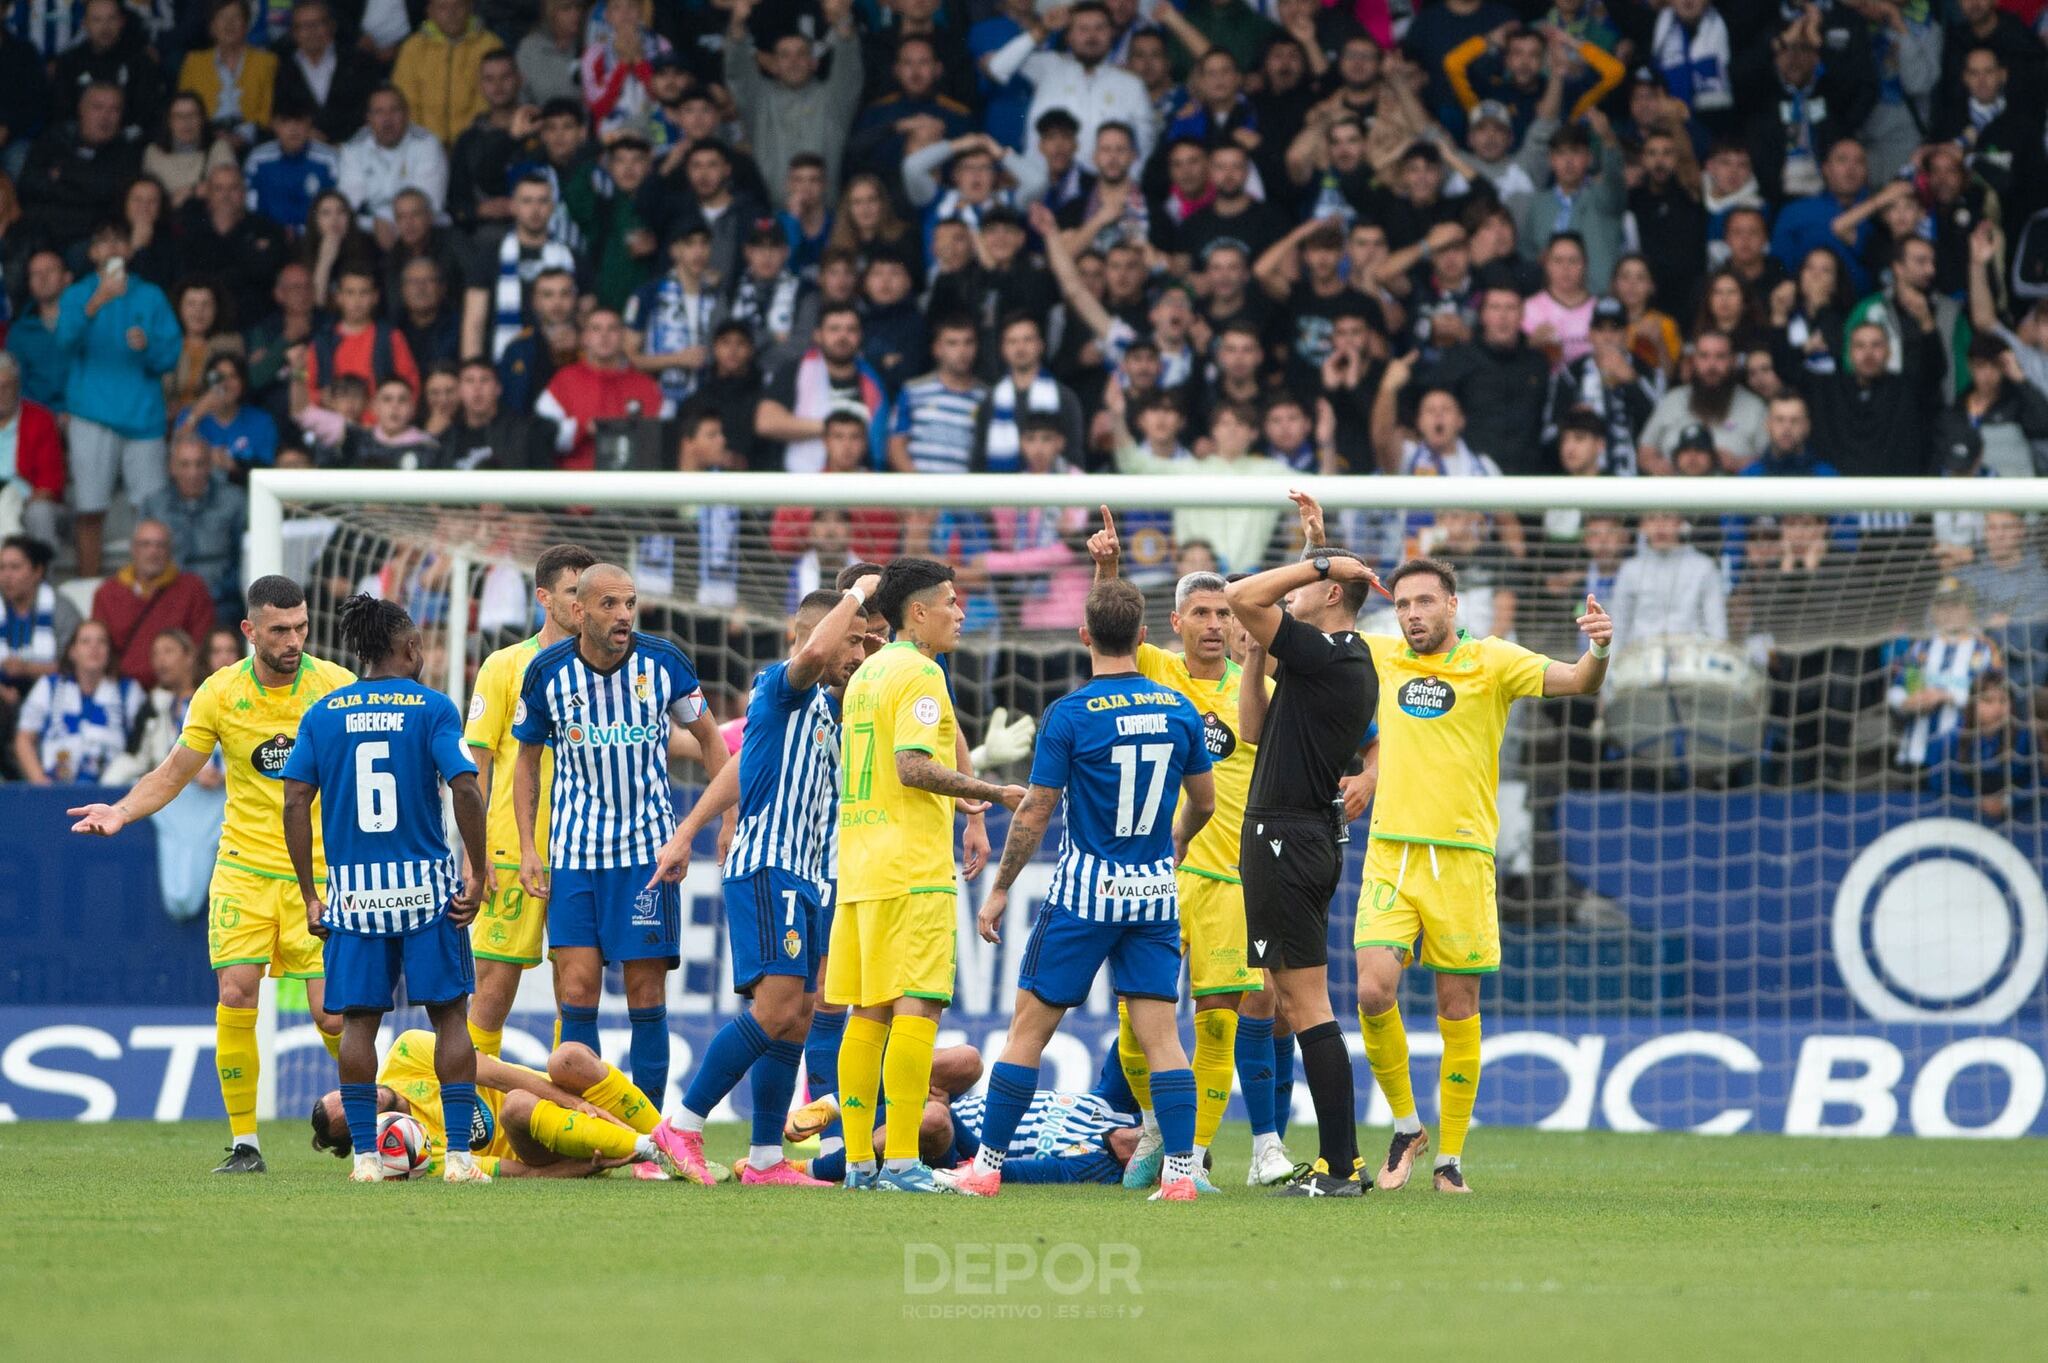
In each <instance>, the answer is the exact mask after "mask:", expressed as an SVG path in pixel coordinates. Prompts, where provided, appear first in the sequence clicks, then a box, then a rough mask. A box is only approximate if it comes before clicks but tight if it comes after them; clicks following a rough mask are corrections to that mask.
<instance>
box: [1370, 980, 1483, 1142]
mask: <svg viewBox="0 0 2048 1363" xmlns="http://www.w3.org/2000/svg"><path fill="white" fill-rule="evenodd" d="M1439 1020H1441V1019H1439ZM1358 1021H1359V1022H1360V1024H1362V1025H1363V1026H1364V1028H1365V1060H1366V1063H1367V1064H1369V1065H1371V1066H1372V1077H1373V1079H1374V1080H1375V1081H1377V1082H1378V1084H1379V1086H1380V1092H1381V1093H1384V1094H1385V1095H1387V1106H1388V1107H1391V1108H1392V1109H1393V1110H1394V1116H1395V1117H1397V1118H1399V1117H1413V1116H1414V1115H1415V1083H1414V1081H1413V1080H1412V1079H1410V1078H1409V1075H1408V1029H1407V1028H1406V1027H1403V1026H1402V1025H1401V1005H1400V1004H1398V1003H1397V1004H1395V1005H1394V1006H1393V1007H1392V1008H1389V1009H1388V1010H1387V1011H1386V1012H1384V1013H1380V1014H1377V1015H1376V1016H1373V1017H1367V1016H1366V1015H1365V1010H1364V1009H1363V1008H1361V1009H1359V1010H1358ZM1465 1111H1466V1112H1468V1113H1469V1112H1471V1111H1472V1109H1471V1107H1469V1106H1467V1107H1466V1109H1465Z"/></svg>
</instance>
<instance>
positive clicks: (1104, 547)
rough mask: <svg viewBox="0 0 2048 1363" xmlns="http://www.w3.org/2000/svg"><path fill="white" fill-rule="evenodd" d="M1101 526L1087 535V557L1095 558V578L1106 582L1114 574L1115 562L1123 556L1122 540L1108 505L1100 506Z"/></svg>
mask: <svg viewBox="0 0 2048 1363" xmlns="http://www.w3.org/2000/svg"><path fill="white" fill-rule="evenodd" d="M1101 511H1102V528H1101V529H1100V530H1098V531H1096V532H1095V533H1094V534H1092V535H1090V536H1089V537H1088V557H1090V558H1092V559H1094V560H1095V580H1096V581H1098V582H1106V581H1109V580H1110V579H1111V578H1114V577H1115V576H1116V569H1117V562H1118V560H1120V559H1122V558H1123V555H1124V546H1123V541H1121V540H1119V539H1118V538H1117V534H1116V517H1114V516H1112V515H1110V514H1109V508H1108V507H1106V506H1105V507H1102V508H1101Z"/></svg>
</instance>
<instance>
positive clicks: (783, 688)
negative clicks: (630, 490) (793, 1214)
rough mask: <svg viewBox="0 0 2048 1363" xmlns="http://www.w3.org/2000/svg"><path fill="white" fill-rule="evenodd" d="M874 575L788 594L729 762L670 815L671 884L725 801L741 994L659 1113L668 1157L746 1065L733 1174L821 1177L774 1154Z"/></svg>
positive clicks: (685, 1145) (825, 920) (800, 1032)
mask: <svg viewBox="0 0 2048 1363" xmlns="http://www.w3.org/2000/svg"><path fill="white" fill-rule="evenodd" d="M880 583H881V577H880V575H879V574H876V575H870V576H868V577H864V578H862V579H860V580H859V581H858V582H856V583H854V585H853V586H851V587H849V588H847V589H846V590H845V591H844V592H843V593H842V592H835V591H829V590H828V591H817V592H812V593H811V594H810V595H808V596H806V597H805V598H804V599H803V601H802V602H801V603H799V604H798V606H797V612H796V614H795V615H794V616H793V617H791V619H790V622H789V640H790V644H791V651H790V656H789V659H788V661H786V662H780V663H777V664H775V665H774V666H773V667H769V668H767V669H765V670H764V671H763V672H762V673H761V675H760V676H758V677H756V678H755V679H754V691H753V695H752V697H751V698H750V699H749V701H748V702H747V728H746V735H745V737H744V738H743V739H742V741H741V747H740V754H739V760H738V761H737V762H729V763H727V764H726V766H725V768H724V769H723V770H721V771H720V772H719V773H718V775H717V777H715V778H714V779H713V780H712V782H711V784H710V786H709V787H707V788H706V790H705V792H704V794H703V796H702V797H701V798H700V799H699V800H698V801H697V803H696V804H695V805H694V806H692V808H691V810H690V812H689V813H688V814H687V815H685V816H684V817H683V820H682V822H681V823H679V824H677V825H676V831H675V835H674V836H673V837H671V838H670V839H669V841H668V844H667V845H666V846H665V847H663V848H662V852H661V856H660V859H659V860H658V862H657V864H656V867H655V876H656V878H657V879H661V880H669V881H674V882H678V883H679V882H681V880H682V879H683V877H684V876H685V875H686V874H687V873H688V871H689V867H690V847H691V843H692V842H693V841H694V840H695V838H696V837H697V835H698V833H700V832H701V831H702V830H703V829H704V827H705V825H706V824H708V823H709V822H710V821H711V820H713V819H716V818H718V817H720V816H721V815H723V814H724V813H725V811H726V810H727V809H729V808H732V807H733V806H734V804H735V803H737V805H738V807H739V812H740V817H739V827H738V831H737V832H736V833H735V835H734V837H733V843H732V849H731V851H730V853H729V854H728V855H727V857H726V859H725V866H724V871H725V918H726V928H727V936H728V939H729V940H730V941H731V943H732V974H733V989H734V990H735V991H737V992H738V993H740V994H742V995H745V996H746V997H747V998H748V999H749V1001H750V1002H749V1006H748V1009H747V1011H746V1012H744V1013H741V1014H740V1015H738V1016H737V1017H735V1018H733V1019H732V1020H731V1021H730V1022H728V1023H726V1024H725V1026H723V1027H721V1028H720V1029H719V1031H718V1035H717V1036H715V1037H713V1038H712V1040H711V1044H710V1045H709V1046H708V1047H706V1048H705V1051H704V1058H703V1061H702V1062H701V1063H700V1064H699V1065H698V1067H697V1073H696V1075H695V1076H694V1077H692V1079H691V1080H690V1087H689V1089H688V1091H687V1092H685V1093H684V1094H683V1102H682V1106H681V1108H680V1109H678V1111H677V1112H676V1114H675V1116H674V1118H673V1123H674V1126H675V1129H676V1132H677V1135H678V1140H677V1141H676V1142H675V1147H676V1157H677V1158H678V1159H679V1160H681V1161H682V1162H683V1163H684V1164H685V1165H686V1166H687V1165H693V1164H694V1165H696V1166H703V1165H704V1164H705V1159H704V1123H705V1120H706V1119H707V1118H708V1117H709V1116H710V1115H711V1112H712V1109H714V1108H716V1107H717V1106H718V1104H719V1103H720V1102H721V1101H722V1100H723V1099H724V1098H725V1096H726V1095H727V1094H728V1093H731V1092H732V1090H733V1089H734V1088H735V1087H736V1086H737V1085H738V1084H739V1081H740V1079H741V1078H742V1077H743V1076H745V1075H747V1074H748V1073H749V1072H750V1071H751V1073H752V1076H753V1108H754V1131H753V1141H752V1145H751V1148H750V1149H749V1151H748V1155H747V1162H746V1165H745V1167H744V1168H743V1169H742V1170H741V1171H740V1181H741V1182H742V1183H772V1184H781V1185H784V1186H791V1187H814V1188H822V1187H826V1186H828V1185H827V1184H826V1183H825V1181H824V1180H822V1179H817V1178H812V1177H810V1176H809V1175H807V1174H805V1173H803V1172H802V1171H800V1170H799V1169H797V1167H796V1166H795V1165H793V1164H791V1163H790V1162H789V1161H788V1160H786V1159H784V1158H783V1155H782V1122H783V1116H784V1114H785V1113H787V1112H788V1111H789V1103H790V1098H791V1096H792V1095H793V1094H794V1093H795V1092H796V1067H797V1061H798V1060H799V1059H801V1058H802V1056H803V1053H804V1051H803V1044H804V1038H805V1037H806V1036H807V1035H808V1034H809V1032H810V1027H811V1017H812V1013H813V1011H814V1010H815V1008H816V1006H817V999H818V961H819V958H820V957H821V955H822V954H823V952H824V947H825V941H826V934H827V933H829V932H830V931H831V919H830V910H829V909H827V907H826V902H827V901H826V899H825V884H826V881H825V876H826V870H827V862H828V859H829V854H830V851H831V848H832V845H833V843H834V841H835V834H836V832H837V824H838V820H839V711H840V702H841V700H842V698H843V697H844V695H845V692H846V683H847V681H848V680H849V679H850V678H852V676H853V674H854V670H855V669H856V668H858V667H859V666H860V665H861V663H862V662H863V661H865V660H866V658H867V649H866V647H865V641H866V638H867V635H868V632H869V630H868V623H867V621H868V610H867V602H868V598H869V596H870V595H871V594H872V593H873V592H874V590H875V588H876V587H877V586H879V585H880ZM705 1181H707V1182H708V1180H705Z"/></svg>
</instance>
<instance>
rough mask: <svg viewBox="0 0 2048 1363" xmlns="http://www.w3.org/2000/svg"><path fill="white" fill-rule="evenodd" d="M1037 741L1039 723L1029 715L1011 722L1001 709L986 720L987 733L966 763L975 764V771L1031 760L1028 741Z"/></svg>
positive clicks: (998, 707)
mask: <svg viewBox="0 0 2048 1363" xmlns="http://www.w3.org/2000/svg"><path fill="white" fill-rule="evenodd" d="M1037 737H1038V721H1037V720H1035V719H1033V718H1032V717H1031V716H1029V715H1018V716H1017V717H1016V718H1015V719H1012V718H1010V712H1009V711H1008V710H1005V709H1004V708H1003V707H1002V706H1000V705H998V706H997V707H996V710H995V713H994V714H992V715H990V716H989V717H988V732H987V734H986V735H984V736H983V738H982V740H981V746H980V747H978V748H974V749H972V750H971V751H969V752H968V754H967V760H968V761H970V762H972V763H974V769H975V770H976V771H980V770H982V769H983V768H985V767H1002V766H1007V765H1009V764H1010V763H1012V762H1017V761H1021V760H1022V759H1024V758H1026V757H1029V756H1031V741H1032V740H1033V739H1035V738H1037Z"/></svg>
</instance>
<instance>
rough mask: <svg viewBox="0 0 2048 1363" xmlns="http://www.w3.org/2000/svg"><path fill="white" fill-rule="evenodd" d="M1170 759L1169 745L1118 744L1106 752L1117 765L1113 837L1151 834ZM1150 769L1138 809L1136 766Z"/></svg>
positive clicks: (1171, 749) (1170, 746)
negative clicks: (1141, 802) (1143, 800)
mask: <svg viewBox="0 0 2048 1363" xmlns="http://www.w3.org/2000/svg"><path fill="white" fill-rule="evenodd" d="M1172 758H1173V745H1172V744H1171V743H1146V744H1144V745H1142V746H1140V745H1139V744H1136V743H1119V744H1117V745H1116V746H1115V747H1114V748H1111V749H1110V750H1109V760H1110V761H1111V762H1114V763H1115V764H1116V835H1117V836H1118V837H1120V838H1128V837H1131V836H1132V835H1134V834H1135V835H1136V836H1138V837H1143V836H1145V835H1146V834H1147V833H1150V832H1151V831H1152V825H1153V824H1154V823H1155V822H1156V821H1157V820H1158V818H1159V797H1160V795H1162V794H1163V793H1164V792H1165V790H1166V764H1167V763H1168V762H1169V761H1171V760H1172ZM1140 763H1143V764H1144V765H1146V766H1148V767H1150V768H1151V769H1152V775H1151V779H1150V783H1149V784H1148V785H1147V786H1146V787H1145V807H1144V809H1142V810H1140V809H1138V808H1137V807H1136V806H1137V794H1138V765H1139V764H1140Z"/></svg>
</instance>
